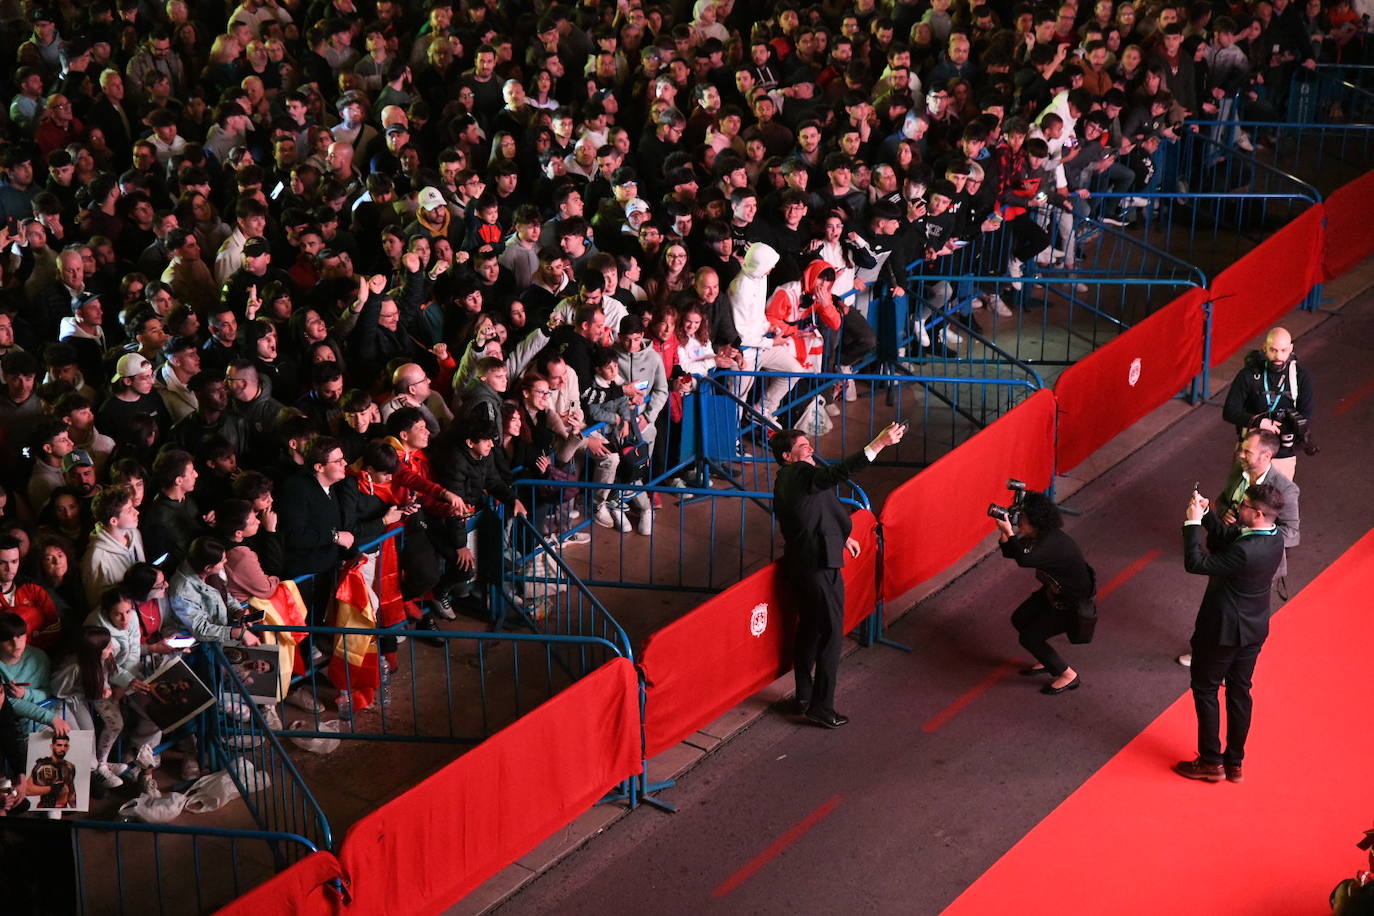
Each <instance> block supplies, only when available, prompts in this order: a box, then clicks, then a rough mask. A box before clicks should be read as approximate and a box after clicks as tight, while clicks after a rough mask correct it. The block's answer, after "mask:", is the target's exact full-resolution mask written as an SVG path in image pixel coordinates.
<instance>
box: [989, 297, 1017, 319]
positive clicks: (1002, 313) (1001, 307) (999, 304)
mask: <svg viewBox="0 0 1374 916" xmlns="http://www.w3.org/2000/svg"><path fill="white" fill-rule="evenodd" d="M992 310H993V312H994V313H995V314H996V315H997V317H998V318H1010V317H1011V316H1012V315H1013V314H1014V313H1013V312H1012V310H1011V309H1010V308H1008V307H1007V304H1006V303H1005V302H1003V301H1002V297H1001V296H999V295H997V294H996V293H993V294H992Z"/></svg>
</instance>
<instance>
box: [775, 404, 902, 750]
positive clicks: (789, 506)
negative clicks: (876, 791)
mask: <svg viewBox="0 0 1374 916" xmlns="http://www.w3.org/2000/svg"><path fill="white" fill-rule="evenodd" d="M905 433H906V424H905V423H892V424H889V425H888V426H887V428H885V429H884V430H883V431H882V432H880V433H878V437H877V438H876V439H874V440H873V441H872V442H870V443H869V444H868V445H866V446H864V448H863V450H862V451H859V452H855V453H854V454H853V455H850V456H849V457H848V458H846V459H844V460H843V461H841V462H840V463H839V464H831V465H826V466H824V467H822V466H819V465H817V464H816V458H815V451H816V450H815V449H814V448H813V447H812V446H811V440H810V439H809V438H808V437H807V436H806V434H805V433H803V432H802V431H801V430H799V429H785V430H783V431H782V432H779V433H776V434H775V435H774V436H773V438H772V440H771V441H770V443H769V445H770V446H771V447H772V449H773V457H774V458H776V459H777V461H778V464H780V465H782V467H781V468H779V469H778V475H777V478H776V479H775V481H774V483H773V512H774V514H775V515H776V516H777V519H778V527H779V528H780V529H781V530H782V536H783V540H784V542H785V546H784V550H783V557H782V569H783V572H784V574H785V575H786V577H787V580H788V581H789V582H790V583H791V584H792V589H793V600H794V601H795V602H796V605H797V639H796V647H795V648H796V653H795V658H794V663H795V669H794V670H795V673H796V678H797V705H798V706H799V707H800V708H801V709H802V710H803V711H804V713H805V715H806V718H808V719H810V720H811V721H812V722H815V723H817V724H818V725H824V726H826V727H827V728H839V727H840V726H841V725H844V724H845V723H846V722H848V721H849V719H848V718H847V717H845V716H842V715H840V714H839V713H837V712H835V678H836V675H837V674H838V673H839V668H840V649H841V648H842V644H843V641H844V578H843V576H842V575H841V573H840V569H841V567H842V566H844V555H845V553H848V554H849V555H850V556H852V557H857V556H858V555H859V542H858V541H856V540H854V539H853V538H851V537H850V536H849V533H850V531H851V530H853V523H852V522H851V521H850V519H849V510H847V509H846V508H845V507H844V505H843V504H842V503H841V502H840V500H839V497H837V496H836V495H835V486H836V484H838V483H840V481H842V480H847V479H848V478H849V476H850V475H851V474H853V473H854V472H855V471H857V470H858V469H859V468H862V467H866V466H867V465H868V464H870V463H871V462H872V461H873V459H874V458H875V457H876V456H877V454H878V453H879V452H881V451H882V450H883V449H884V448H886V447H887V446H889V445H896V444H897V443H898V442H901V441H902V436H903V434H905ZM813 670H814V675H813Z"/></svg>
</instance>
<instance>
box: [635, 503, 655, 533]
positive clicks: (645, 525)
mask: <svg viewBox="0 0 1374 916" xmlns="http://www.w3.org/2000/svg"><path fill="white" fill-rule="evenodd" d="M635 530H636V531H638V532H639V533H640V534H642V535H644V536H645V537H648V536H649V535H651V534H653V533H654V510H653V509H644V510H641V511H640V513H639V524H637V525H636V526H635Z"/></svg>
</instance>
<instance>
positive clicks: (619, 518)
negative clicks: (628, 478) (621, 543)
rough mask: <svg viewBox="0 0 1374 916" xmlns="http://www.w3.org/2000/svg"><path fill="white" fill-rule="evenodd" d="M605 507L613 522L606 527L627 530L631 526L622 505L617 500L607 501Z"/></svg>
mask: <svg viewBox="0 0 1374 916" xmlns="http://www.w3.org/2000/svg"><path fill="white" fill-rule="evenodd" d="M606 509H607V511H608V512H609V513H610V516H611V521H612V522H613V524H611V525H609V526H608V527H611V528H614V529H616V530H617V531H629V530H630V528H631V527H633V526H632V525H631V524H630V519H629V517H628V516H627V515H626V514H625V507H624V506H622V505H620V504H619V503H618V502H615V503H607V504H606Z"/></svg>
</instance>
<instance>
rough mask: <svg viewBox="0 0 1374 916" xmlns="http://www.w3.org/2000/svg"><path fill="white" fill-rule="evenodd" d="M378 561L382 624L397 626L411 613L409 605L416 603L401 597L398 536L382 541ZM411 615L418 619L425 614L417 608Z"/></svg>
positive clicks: (378, 586) (378, 591) (378, 596)
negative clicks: (397, 547)
mask: <svg viewBox="0 0 1374 916" xmlns="http://www.w3.org/2000/svg"><path fill="white" fill-rule="evenodd" d="M377 563H378V567H377V598H378V600H379V601H380V602H381V605H382V606H381V609H380V614H379V615H378V616H379V617H380V618H381V621H382V622H381V624H380V625H381V626H384V627H390V626H395V625H396V624H398V623H401V622H403V621H404V620H405V619H406V617H407V615H408V614H410V608H409V607H408V606H407V605H414V602H408V601H405V600H403V599H402V598H401V561H400V555H399V553H398V552H397V550H396V538H394V537H389V538H387V539H386V540H385V541H382V547H381V551H380V556H378V557H377ZM410 616H412V617H414V618H415V619H417V620H418V619H419V618H420V617H421V616H423V615H422V614H420V613H419V610H418V608H416V613H414V614H410Z"/></svg>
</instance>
